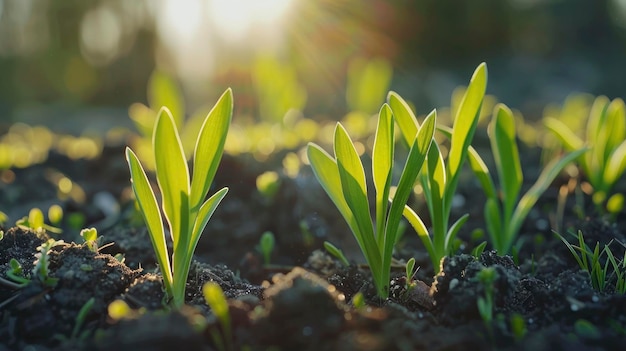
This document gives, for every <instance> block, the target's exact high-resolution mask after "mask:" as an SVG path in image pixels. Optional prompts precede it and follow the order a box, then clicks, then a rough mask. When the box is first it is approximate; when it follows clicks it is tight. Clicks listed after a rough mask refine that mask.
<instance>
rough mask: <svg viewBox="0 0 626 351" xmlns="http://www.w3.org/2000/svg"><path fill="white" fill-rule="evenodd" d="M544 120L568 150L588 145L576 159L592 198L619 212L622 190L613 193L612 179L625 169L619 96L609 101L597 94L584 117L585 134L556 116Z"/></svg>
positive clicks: (625, 135)
mask: <svg viewBox="0 0 626 351" xmlns="http://www.w3.org/2000/svg"><path fill="white" fill-rule="evenodd" d="M544 124H545V125H546V127H547V128H548V129H549V130H550V131H551V132H552V133H554V135H556V137H557V139H558V140H559V141H560V142H561V144H562V145H563V146H564V148H565V149H566V150H568V151H574V150H579V149H582V148H583V147H585V146H587V147H589V149H590V150H589V152H588V153H586V154H584V155H583V154H579V155H578V163H579V165H580V167H581V169H582V171H583V172H584V174H585V176H586V177H587V179H588V180H589V183H591V185H592V186H593V191H594V193H593V196H592V200H593V202H594V203H595V204H596V206H597V207H598V209H600V210H602V209H603V205H604V204H605V203H606V204H607V205H610V206H609V208H608V209H609V211H610V212H619V211H620V210H621V207H622V206H623V202H624V195H623V194H612V195H611V192H612V189H613V187H614V185H615V183H616V182H617V181H618V180H619V179H620V178H621V177H622V175H623V174H624V172H625V171H626V107H625V106H624V101H623V100H622V99H615V100H613V101H610V100H609V99H608V98H607V97H605V96H600V97H598V98H596V100H595V101H594V103H593V106H592V107H591V111H590V113H589V118H588V120H587V128H586V134H585V135H584V136H579V135H577V134H576V133H575V132H574V131H572V129H571V128H570V127H569V126H568V125H566V124H565V123H563V122H562V121H561V120H559V119H556V118H551V117H548V118H545V119H544Z"/></svg>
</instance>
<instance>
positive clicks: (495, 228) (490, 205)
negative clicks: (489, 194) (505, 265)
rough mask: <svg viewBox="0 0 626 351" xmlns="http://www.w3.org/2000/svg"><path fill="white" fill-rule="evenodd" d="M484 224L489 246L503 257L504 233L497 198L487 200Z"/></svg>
mask: <svg viewBox="0 0 626 351" xmlns="http://www.w3.org/2000/svg"><path fill="white" fill-rule="evenodd" d="M485 222H486V225H487V233H488V234H489V238H490V239H491V245H492V246H493V249H494V250H496V251H497V252H498V253H499V254H500V255H505V254H507V253H508V252H505V250H506V249H505V248H504V247H503V246H502V241H503V240H502V239H503V236H504V232H503V230H502V214H501V213H500V206H499V202H498V199H497V198H488V199H487V202H486V203H485Z"/></svg>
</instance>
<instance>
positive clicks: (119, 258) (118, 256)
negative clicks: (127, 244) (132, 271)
mask: <svg viewBox="0 0 626 351" xmlns="http://www.w3.org/2000/svg"><path fill="white" fill-rule="evenodd" d="M113 257H114V258H115V259H116V260H117V261H118V262H119V263H124V261H126V257H124V254H123V253H117V254H115V256H113Z"/></svg>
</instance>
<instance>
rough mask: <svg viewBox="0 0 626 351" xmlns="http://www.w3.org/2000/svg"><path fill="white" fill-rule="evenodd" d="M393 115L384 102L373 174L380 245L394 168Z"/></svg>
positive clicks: (376, 142) (374, 151) (376, 138)
mask: <svg viewBox="0 0 626 351" xmlns="http://www.w3.org/2000/svg"><path fill="white" fill-rule="evenodd" d="M393 133H394V131H393V117H392V114H391V108H389V105H387V104H384V105H383V107H382V108H381V109H380V112H379V114H378V125H377V127H376V135H375V138H374V148H373V151H372V174H373V176H374V188H375V189H376V228H377V230H376V240H377V242H378V247H379V248H382V247H383V241H384V237H385V233H384V231H385V229H384V228H385V222H386V221H385V218H386V216H387V204H388V199H389V188H390V187H391V171H392V170H393V135H394V134H393Z"/></svg>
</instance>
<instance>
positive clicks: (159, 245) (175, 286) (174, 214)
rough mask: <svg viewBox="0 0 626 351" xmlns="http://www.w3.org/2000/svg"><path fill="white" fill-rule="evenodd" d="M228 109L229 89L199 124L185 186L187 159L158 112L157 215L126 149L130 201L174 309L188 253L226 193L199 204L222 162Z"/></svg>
mask: <svg viewBox="0 0 626 351" xmlns="http://www.w3.org/2000/svg"><path fill="white" fill-rule="evenodd" d="M232 110H233V98H232V91H231V90H230V89H228V90H226V92H224V94H223V95H222V96H221V97H220V99H219V100H218V102H217V103H216V105H215V107H214V108H213V109H212V110H211V112H209V114H208V115H207V116H206V118H205V120H204V122H203V124H202V127H201V129H200V133H199V134H198V139H197V142H196V148H195V152H194V158H193V176H192V178H191V182H190V178H189V169H188V168H187V160H186V158H185V154H184V152H183V148H182V145H181V141H180V137H179V135H178V131H177V129H176V126H175V124H174V119H173V117H172V115H171V114H170V112H169V110H168V109H167V108H162V109H161V111H160V113H159V116H158V117H157V120H156V124H155V126H154V132H153V139H152V146H153V151H154V156H155V161H156V162H155V164H156V177H157V183H158V185H159V189H160V192H161V200H162V201H161V202H162V216H161V211H159V206H158V202H157V199H156V196H155V194H154V192H153V190H152V188H151V186H150V183H149V181H148V177H147V176H146V173H145V171H144V169H143V167H142V165H141V163H140V162H139V159H138V158H137V156H136V155H135V153H134V152H133V151H132V150H131V149H130V148H126V159H127V161H128V166H129V168H130V174H131V181H132V187H133V191H134V193H135V198H136V199H137V202H138V204H139V208H140V210H141V214H142V216H143V218H144V221H145V223H146V225H147V226H148V232H149V234H150V239H151V241H152V246H153V247H154V250H155V252H156V256H157V261H158V263H159V268H160V269H161V274H162V275H163V284H164V285H165V291H166V293H167V295H168V298H170V299H171V303H172V305H173V306H174V307H181V306H182V305H183V304H184V301H185V285H186V281H187V275H188V274H189V267H190V265H191V259H192V256H193V252H194V251H195V249H196V246H197V244H198V240H199V239H200V235H201V234H202V231H203V230H204V228H205V227H206V225H207V223H208V221H209V219H210V218H211V216H212V215H213V212H215V210H216V208H217V206H218V205H219V203H220V202H221V201H222V199H223V198H224V196H225V195H226V193H227V191H228V188H223V189H221V190H219V191H218V192H217V193H215V194H214V195H213V196H211V197H210V198H209V199H208V200H206V201H205V200H204V199H205V197H206V196H207V193H208V191H209V188H210V186H211V183H212V182H213V177H214V176H215V173H216V172H217V167H218V165H219V162H220V160H221V158H222V153H223V151H224V142H225V140H226V134H227V133H228V127H229V126H230V121H231V118H232ZM164 221H167V223H168V225H169V232H170V235H171V238H172V242H173V246H174V249H173V252H172V258H171V261H170V257H169V255H168V250H167V246H166V243H165V229H164V226H163V222H164Z"/></svg>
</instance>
